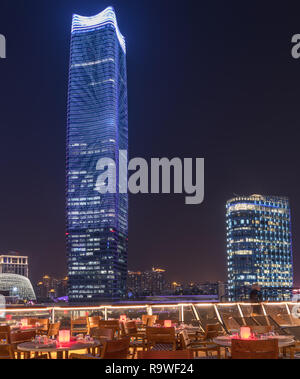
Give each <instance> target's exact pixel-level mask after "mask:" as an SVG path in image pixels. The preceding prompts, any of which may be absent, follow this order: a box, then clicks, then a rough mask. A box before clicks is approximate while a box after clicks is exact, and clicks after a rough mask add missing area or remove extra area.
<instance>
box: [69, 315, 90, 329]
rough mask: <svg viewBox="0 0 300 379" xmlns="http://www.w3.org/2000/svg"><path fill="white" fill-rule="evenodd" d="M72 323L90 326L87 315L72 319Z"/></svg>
mask: <svg viewBox="0 0 300 379" xmlns="http://www.w3.org/2000/svg"><path fill="white" fill-rule="evenodd" d="M71 325H82V326H85V327H87V326H88V320H87V317H79V318H76V319H74V320H73V319H71Z"/></svg>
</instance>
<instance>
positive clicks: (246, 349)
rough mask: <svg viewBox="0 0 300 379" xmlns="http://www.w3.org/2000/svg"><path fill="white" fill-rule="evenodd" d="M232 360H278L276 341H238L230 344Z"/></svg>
mask: <svg viewBox="0 0 300 379" xmlns="http://www.w3.org/2000/svg"><path fill="white" fill-rule="evenodd" d="M231 358H232V359H278V358H279V348H278V340H277V339H275V338H274V339H269V340H257V341H256V340H253V341H247V340H238V339H233V340H232V342H231Z"/></svg>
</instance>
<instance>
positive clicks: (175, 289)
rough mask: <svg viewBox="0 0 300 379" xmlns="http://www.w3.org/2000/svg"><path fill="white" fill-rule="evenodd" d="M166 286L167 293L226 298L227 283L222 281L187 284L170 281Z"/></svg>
mask: <svg viewBox="0 0 300 379" xmlns="http://www.w3.org/2000/svg"><path fill="white" fill-rule="evenodd" d="M167 288H168V291H167V292H168V294H169V295H174V296H176V295H177V296H178V295H183V296H189V295H190V296H201V295H202V296H212V297H214V298H217V299H218V300H219V301H221V302H224V301H226V300H227V298H228V285H227V283H224V282H200V283H195V282H191V283H188V284H181V283H178V282H172V283H169V284H168V286H167Z"/></svg>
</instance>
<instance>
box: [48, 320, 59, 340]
mask: <svg viewBox="0 0 300 379" xmlns="http://www.w3.org/2000/svg"><path fill="white" fill-rule="evenodd" d="M59 328H60V322H55V323H54V324H49V328H48V333H47V336H48V337H49V338H50V337H57V336H58V333H59Z"/></svg>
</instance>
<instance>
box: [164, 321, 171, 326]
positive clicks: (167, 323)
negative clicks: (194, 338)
mask: <svg viewBox="0 0 300 379" xmlns="http://www.w3.org/2000/svg"><path fill="white" fill-rule="evenodd" d="M164 327H165V328H171V327H172V321H171V320H165V322H164Z"/></svg>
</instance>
